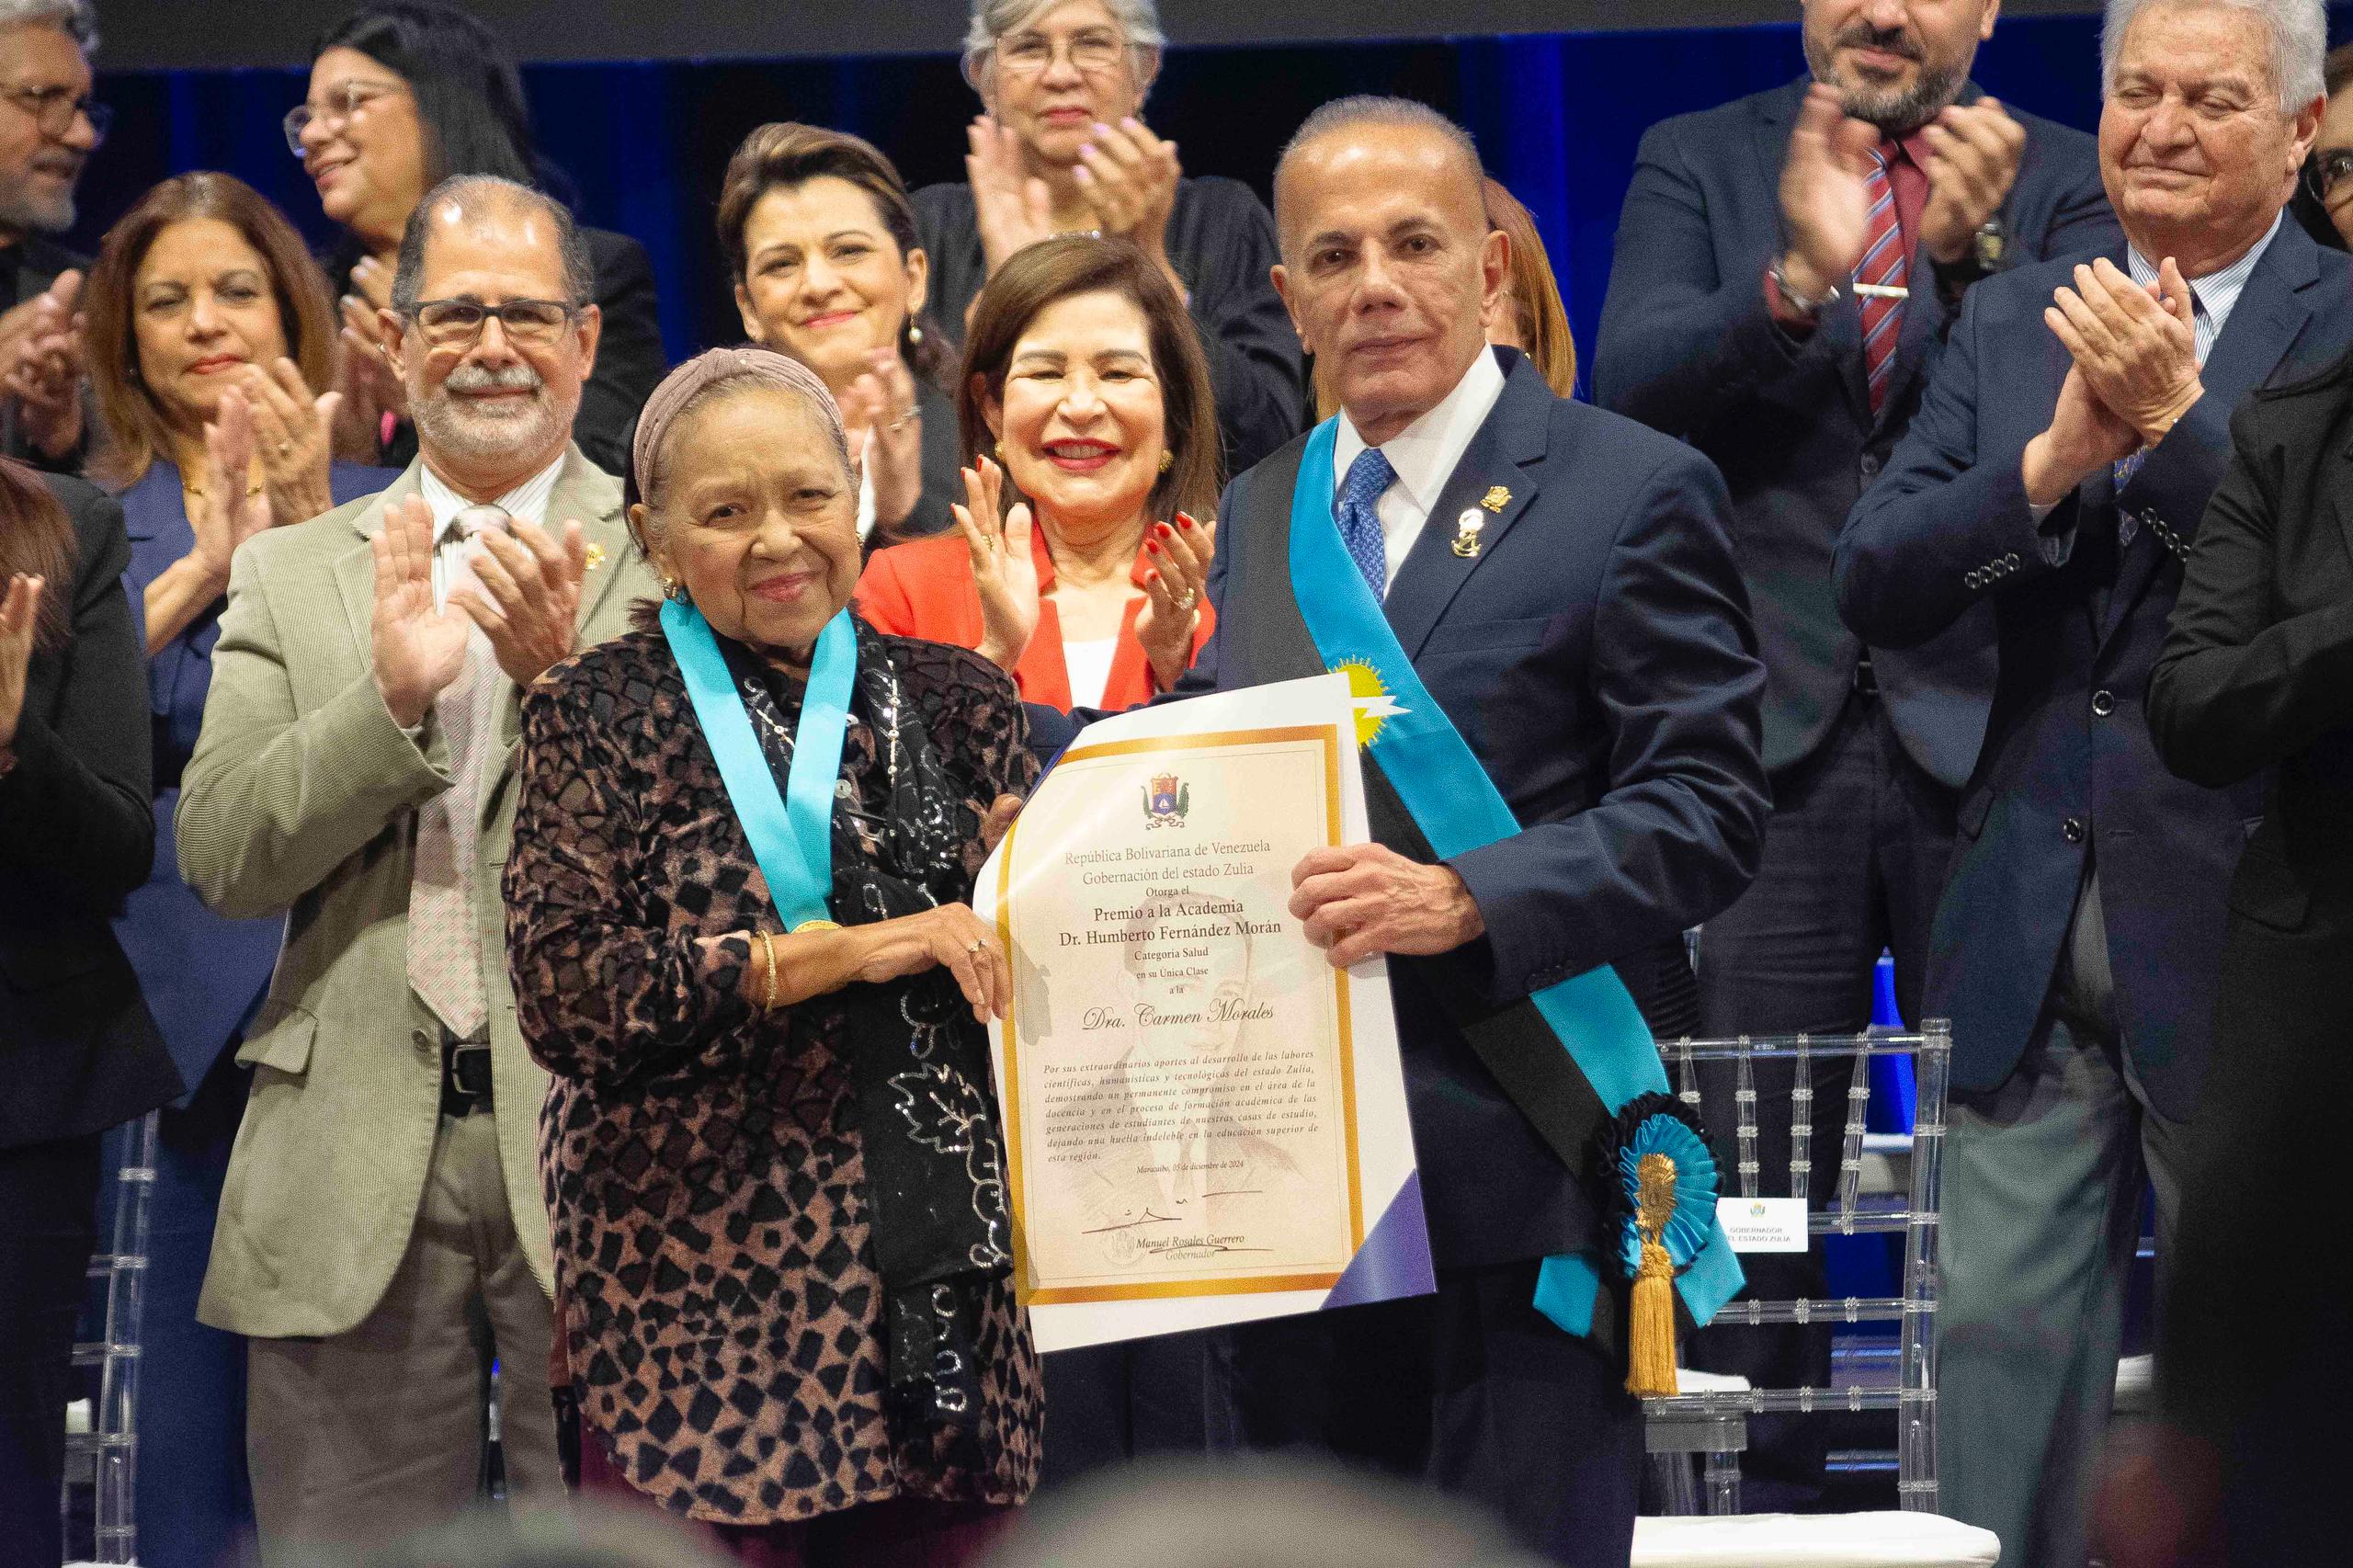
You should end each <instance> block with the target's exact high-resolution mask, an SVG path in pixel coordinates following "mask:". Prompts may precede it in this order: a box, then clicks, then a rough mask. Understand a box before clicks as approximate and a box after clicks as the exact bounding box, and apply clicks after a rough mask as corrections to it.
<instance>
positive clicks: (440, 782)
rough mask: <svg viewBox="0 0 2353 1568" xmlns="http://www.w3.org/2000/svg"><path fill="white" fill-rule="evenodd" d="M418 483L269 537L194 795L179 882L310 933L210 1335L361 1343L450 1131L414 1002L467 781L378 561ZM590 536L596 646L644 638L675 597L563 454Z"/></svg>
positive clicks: (488, 937)
mask: <svg viewBox="0 0 2353 1568" xmlns="http://www.w3.org/2000/svg"><path fill="white" fill-rule="evenodd" d="M417 483H418V469H417V466H416V465H415V464H414V463H412V464H411V465H410V466H409V469H408V472H405V473H404V474H402V475H401V476H400V478H398V479H396V480H394V481H393V482H392V484H391V486H390V487H389V488H387V489H385V490H384V491H383V492H382V493H381V494H376V495H371V496H367V497H363V498H362V499H360V500H357V501H353V502H349V503H347V504H346V505H344V506H338V507H336V508H335V510H334V511H332V512H329V513H326V514H325V515H324V516H323V517H313V518H312V519H311V520H310V521H308V522H305V523H298V524H295V525H292V526H290V527H288V528H276V529H272V530H271V531H269V532H267V533H264V534H259V535H256V537H255V538H253V539H252V540H248V541H247V542H246V543H245V544H244V546H242V547H241V548H240V549H239V550H238V551H237V553H236V558H235V560H234V562H233V564H232V566H231V568H230V573H229V603H228V608H226V610H225V611H223V613H222V618H221V640H220V642H219V644H218V646H216V647H215V648H214V650H213V653H212V686H211V690H210V695H209V696H208V698H207V699H206V701H205V706H204V729H203V732H202V733H201V734H200V736H199V738H198V741H197V745H196V753H195V756H193V757H192V758H191V759H190V760H189V763H188V770H187V774H186V777H185V778H184V779H183V780H182V790H181V794H180V803H179V814H178V817H177V819H176V822H177V825H178V832H179V853H180V874H181V875H182V876H184V877H185V878H187V880H188V885H189V886H190V887H192V888H194V889H195V890H196V892H197V893H198V894H199V896H200V897H201V898H202V899H203V900H204V902H205V903H208V904H210V905H211V906H212V907H213V908H214V909H216V910H219V911H220V912H221V913H222V914H223V915H232V916H243V915H277V914H279V913H281V912H284V913H287V914H288V915H289V916H290V917H289V919H288V921H287V926H286V943H285V946H284V948H283V949H280V951H279V953H278V968H277V971H276V972H275V973H274V974H273V975H272V977H271V980H270V987H269V994H268V997H267V1000H266V1001H265V1002H264V1003H263V1004H262V1010H261V1014H260V1016H259V1017H258V1018H256V1021H255V1024H254V1028H253V1030H252V1033H251V1035H250V1037H249V1038H248V1039H247V1040H245V1042H244V1046H243V1048H242V1049H241V1050H239V1051H238V1052H237V1060H238V1061H239V1062H244V1063H247V1064H248V1065H250V1066H251V1067H252V1068H253V1069H254V1079H253V1088H252V1091H251V1094H250V1096H249V1097H248V1099H247V1101H246V1104H245V1114H244V1122H243V1124H242V1125H241V1126H239V1128H238V1130H237V1141H236V1145H235V1148H234V1149H233V1152H232V1153H231V1155H230V1159H229V1174H228V1179H227V1184H226V1186H225V1187H223V1189H222V1195H221V1216H220V1223H219V1225H218V1226H217V1228H216V1229H215V1231H214V1233H213V1238H212V1258H211V1266H210V1268H209V1269H208V1271H207V1272H206V1274H205V1278H204V1293H203V1296H202V1298H201V1299H200V1301H199V1303H198V1308H197V1316H198V1317H199V1318H200V1319H201V1320H203V1321H204V1322H205V1323H208V1324H212V1325H213V1326H214V1327H216V1328H223V1329H228V1330H231V1331H233V1332H234V1333H238V1334H246V1335H257V1336H260V1337H263V1338H285V1337H289V1336H294V1335H333V1334H341V1333H344V1332H345V1331H347V1330H348V1329H351V1328H353V1327H355V1326H357V1325H358V1324H359V1322H360V1321H361V1320H362V1319H363V1318H365V1317H366V1316H367V1315H368V1313H369V1312H370V1311H371V1310H372V1309H373V1308H374V1307H375V1305H376V1303H377V1301H379V1300H381V1298H382V1296H383V1293H384V1289H385V1287H386V1286H387V1285H389V1284H390V1283H391V1282H392V1272H393V1270H394V1269H395V1268H396V1267H399V1264H400V1261H401V1257H402V1255H403V1254H404V1252H405V1251H406V1250H407V1247H408V1242H409V1233H410V1230H411V1228H412V1226H413V1225H414V1223H415V1218H416V1212H417V1206H418V1203H419V1201H420V1199H421V1198H422V1196H423V1193H424V1190H425V1178H426V1164H427V1162H428V1160H429V1158H430V1156H431V1154H432V1152H433V1140H434V1133H435V1130H436V1128H437V1127H438V1123H439V1119H440V1102H441V1048H440V1032H439V1028H438V1025H437V1023H436V1021H435V1019H434V1017H433V1015H432V1014H431V1012H430V1011H429V1010H428V1009H427V1008H426V1006H425V1004H424V1003H423V1002H422V1001H420V1000H419V999H418V998H417V997H416V995H415V993H413V992H412V991H411V990H410V989H409V984H408V968H407V937H408V892H409V880H410V863H411V858H412V855H413V852H414V849H415V840H416V813H417V808H418V807H419V806H420V805H422V804H423V803H424V802H425V801H427V800H430V799H431V798H432V797H433V796H435V795H437V794H438V793H439V792H440V791H442V790H445V789H447V788H448V787H449V780H450V774H449V748H448V744H447V742H446V741H445V740H444V738H443V737H442V735H441V733H440V731H439V726H438V724H437V723H436V722H434V721H433V720H431V719H429V718H428V719H427V720H426V724H425V728H424V730H423V732H422V733H421V734H420V735H419V736H418V737H417V738H416V739H415V740H412V739H410V737H409V736H408V734H407V733H405V732H404V731H403V730H402V728H401V727H400V725H399V723H398V722H395V721H394V720H393V718H392V713H391V712H390V710H387V709H386V708H385V706H384V702H383V699H382V698H381V696H380V695H379V694H378V693H377V690H376V685H375V680H374V677H373V676H372V675H371V674H370V664H371V661H370V654H369V649H370V646H371V641H370V636H369V626H370V622H371V619H372V617H373V613H374V608H375V567H374V562H373V561H372V559H371V557H370V554H369V540H370V539H372V538H373V537H374V536H375V535H376V534H377V533H378V532H379V531H380V530H381V528H383V524H384V510H385V507H386V506H387V505H388V504H390V503H391V502H392V501H395V500H398V499H399V498H401V497H403V496H405V495H409V494H415V491H416V489H417ZM569 518H577V519H578V520H579V521H580V523H581V525H582V528H583V529H584V530H585V534H586V537H587V542H588V544H589V546H590V551H589V555H590V559H591V560H592V561H593V562H596V564H595V565H594V566H592V567H591V569H590V570H589V572H588V575H587V580H586V583H585V588H584V591H583V593H582V595H581V602H580V633H579V642H580V645H581V646H583V647H586V646H590V645H592V644H594V643H597V642H604V641H606V640H608V639H609V638H611V637H613V636H615V635H617V634H618V633H620V632H621V631H624V630H626V628H627V619H628V611H629V607H630V605H631V602H632V601H634V600H636V599H638V598H641V597H653V596H654V594H655V592H656V589H655V586H654V580H653V577H652V575H651V574H649V573H648V572H647V571H646V569H645V567H644V566H643V564H642V562H640V560H639V558H638V555H637V551H636V550H635V549H634V547H633V546H632V545H631V542H630V539H629V534H628V530H627V528H626V527H625V525H624V524H623V522H622V518H621V491H620V483H619V482H618V481H617V480H615V479H614V478H613V477H612V476H611V475H610V474H608V473H606V472H604V471H603V470H601V469H598V468H597V467H596V466H595V465H594V464H592V463H590V462H589V461H588V460H587V459H586V458H585V457H583V456H581V454H580V451H579V449H578V448H576V447H575V448H573V449H570V450H569V451H568V452H567V454H566V455H565V458H564V466H563V472H562V473H560V474H559V475H558V476H557V479H556V484H555V491H554V494H553V495H552V497H551V500H550V502H549V504H548V520H549V522H550V524H551V526H554V525H558V524H561V523H562V522H563V521H564V520H565V519H569ZM497 678H498V679H499V680H501V681H502V682H505V684H506V692H505V694H504V699H505V700H504V707H503V710H502V717H501V719H500V735H501V737H502V739H503V742H504V744H505V746H506V755H505V756H504V758H503V759H502V760H497V761H494V763H493V764H492V770H491V775H490V778H489V781H488V783H487V785H486V787H485V791H484V796H483V833H482V836H481V840H480V846H481V856H480V859H479V861H478V863H477V866H476V877H475V884H474V885H475V888H476V890H477V894H476V901H475V902H476V907H477V909H478V911H479V914H480V919H481V924H482V949H483V969H484V973H483V982H484V984H485V987H486V989H487V992H488V994H489V997H490V1029H491V1056H492V1064H493V1074H494V1077H493V1099H494V1106H495V1109H494V1113H493V1114H494V1115H495V1116H496V1117H497V1119H498V1142H499V1154H500V1163H501V1165H502V1166H503V1167H504V1169H505V1173H506V1198H507V1202H508V1203H509V1205H510V1206H511V1208H512V1210H513V1213H514V1219H515V1229H516V1231H517V1233H518V1234H519V1235H520V1236H521V1237H522V1239H523V1244H524V1248H525V1250H526V1253H527V1254H528V1256H529V1258H530V1263H531V1268H532V1271H533V1273H535V1274H536V1275H537V1276H538V1277H539V1280H540V1285H541V1287H542V1288H543V1289H544V1288H548V1286H549V1281H550V1279H551V1277H552V1267H553V1266H552V1262H551V1258H550V1256H549V1247H548V1218H547V1209H546V1205H545V1203H544V1202H543V1200H542V1199H541V1198H540V1179H539V1114H540V1102H541V1100H542V1099H544V1098H545V1096H546V1092H547V1074H545V1073H543V1072H541V1071H540V1068H539V1066H538V1065H537V1064H536V1063H535V1062H532V1061H531V1058H530V1054H529V1051H526V1050H525V1048H524V1045H523V1040H522V1036H521V1035H520V1034H519V1033H518V1032H517V1029H516V1027H515V994H514V988H513V986H512V984H511V983H509V981H508V979H507V968H506V914H505V910H504V909H503V907H502V906H501V903H500V899H499V873H500V870H501V869H502V868H503V867H504V866H505V864H506V850H507V844H508V840H509V837H510V836H511V835H512V833H513V830H514V820H515V797H516V776H515V767H516V758H517V754H518V752H519V750H520V745H519V731H518V722H519V720H518V707H517V691H516V689H515V687H514V684H513V683H512V682H511V681H506V676H503V675H501V676H498V677H497Z"/></svg>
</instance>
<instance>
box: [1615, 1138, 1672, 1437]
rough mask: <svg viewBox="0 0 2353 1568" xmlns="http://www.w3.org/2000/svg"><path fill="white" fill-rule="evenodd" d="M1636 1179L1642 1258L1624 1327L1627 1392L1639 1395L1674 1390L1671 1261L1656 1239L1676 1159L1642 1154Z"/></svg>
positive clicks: (1668, 1214)
mask: <svg viewBox="0 0 2353 1568" xmlns="http://www.w3.org/2000/svg"><path fill="white" fill-rule="evenodd" d="M1635 1180H1636V1188H1637V1197H1636V1201H1635V1207H1634V1231H1635V1233H1636V1234H1637V1235H1639V1236H1641V1237H1642V1242H1643V1256H1642V1262H1641V1264H1640V1266H1639V1267H1637V1268H1636V1269H1635V1271H1634V1291H1633V1298H1634V1299H1633V1306H1632V1311H1631V1312H1630V1313H1629V1314H1628V1316H1629V1318H1630V1319H1631V1321H1630V1322H1629V1323H1628V1324H1627V1326H1626V1363H1627V1365H1626V1392H1628V1393H1631V1394H1633V1395H1635V1396H1636V1397H1638V1398H1639V1397H1643V1396H1645V1395H1652V1394H1671V1393H1673V1392H1676V1383H1675V1260H1674V1259H1673V1258H1670V1257H1669V1256H1667V1255H1666V1245H1665V1243H1664V1242H1662V1241H1661V1240H1660V1239H1659V1238H1660V1237H1661V1236H1662V1235H1663V1234H1665V1231H1666V1222H1667V1221H1668V1220H1670V1219H1671V1218H1673V1217H1674V1214H1675V1162H1674V1161H1673V1160H1672V1159H1670V1158H1668V1157H1667V1156H1666V1155H1665V1154H1644V1155H1643V1158H1642V1163H1641V1164H1640V1165H1637V1166H1636V1167H1635Z"/></svg>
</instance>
